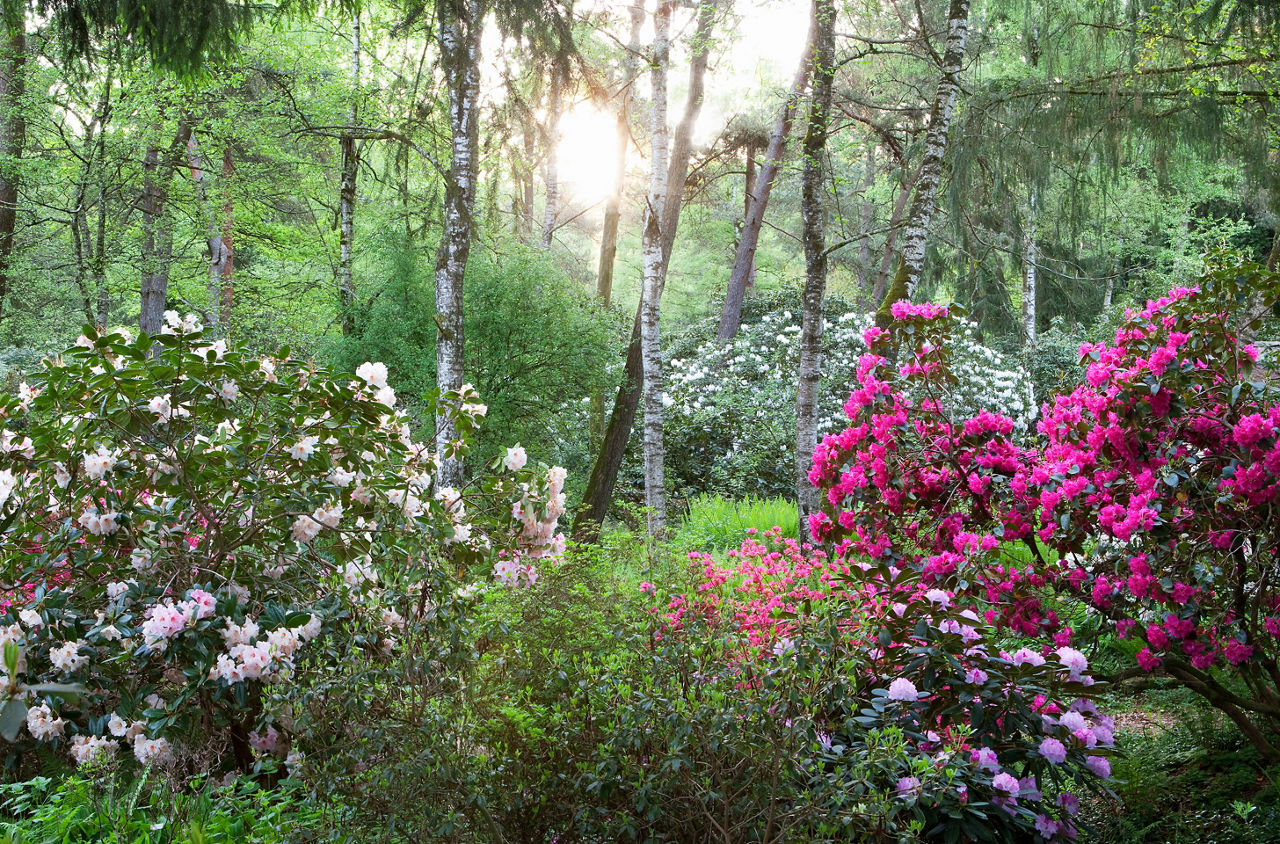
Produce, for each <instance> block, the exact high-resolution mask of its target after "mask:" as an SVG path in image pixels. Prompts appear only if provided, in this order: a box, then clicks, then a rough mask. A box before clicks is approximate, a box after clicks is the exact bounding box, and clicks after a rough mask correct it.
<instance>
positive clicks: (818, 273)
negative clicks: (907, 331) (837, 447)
mask: <svg viewBox="0 0 1280 844" xmlns="http://www.w3.org/2000/svg"><path fill="white" fill-rule="evenodd" d="M812 15H813V33H814V37H813V50H812V53H811V61H812V65H813V93H812V95H811V96H810V98H809V125H808V127H807V129H806V130H805V135H804V175H803V184H802V187H801V199H800V216H801V219H802V220H803V225H804V234H803V239H804V263H805V281H804V304H803V308H802V314H801V321H800V371H799V379H798V383H797V387H796V497H797V501H798V504H799V511H800V530H801V532H802V533H801V536H804V535H806V534H807V533H808V530H809V514H810V513H814V512H817V510H818V509H819V507H820V506H821V501H820V498H819V494H818V488H817V487H816V486H814V485H813V484H811V483H809V467H810V465H812V463H813V450H814V447H815V446H816V445H817V444H818V387H819V385H820V384H821V382H822V323H823V319H824V314H823V307H822V300H823V297H824V296H825V295H826V290H827V246H826V216H827V209H826V202H825V200H826V180H825V178H824V167H823V161H824V159H825V157H826V148H827V134H828V126H829V121H830V114H831V99H832V87H833V83H834V80H835V0H813V7H812Z"/></svg>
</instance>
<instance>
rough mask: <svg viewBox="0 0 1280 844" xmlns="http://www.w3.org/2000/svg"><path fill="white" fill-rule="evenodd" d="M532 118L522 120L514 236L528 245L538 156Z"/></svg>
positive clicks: (526, 117) (531, 225)
mask: <svg viewBox="0 0 1280 844" xmlns="http://www.w3.org/2000/svg"><path fill="white" fill-rule="evenodd" d="M534 128H535V127H534V125H533V117H532V116H531V115H529V114H526V115H525V118H524V132H523V134H524V165H523V172H522V173H521V177H520V192H521V203H520V205H521V207H520V216H519V217H517V218H516V236H517V237H518V238H520V241H521V242H522V243H528V242H529V239H530V238H531V237H532V236H533V169H534V165H533V159H534V156H536V155H537V154H538V139H537V137H536V132H535V131H534Z"/></svg>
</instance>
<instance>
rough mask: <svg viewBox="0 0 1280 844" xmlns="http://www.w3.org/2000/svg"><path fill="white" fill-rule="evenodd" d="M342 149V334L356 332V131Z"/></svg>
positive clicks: (355, 34)
mask: <svg viewBox="0 0 1280 844" xmlns="http://www.w3.org/2000/svg"><path fill="white" fill-rule="evenodd" d="M359 92H360V15H359V14H357V15H356V16H355V17H354V18H353V19H352V21H351V108H350V110H349V111H348V112H347V116H348V118H349V122H350V124H351V125H352V126H353V127H354V126H355V125H356V120H358V119H359V116H360V115H359V108H358V99H359V95H360V93H359ZM338 144H339V147H340V148H341V151H342V182H341V184H340V185H339V187H338V322H339V324H340V325H341V326H342V336H344V337H350V336H351V335H352V334H354V333H355V329H356V326H355V303H356V284H355V275H354V273H353V264H354V262H355V253H354V252H353V249H354V246H355V231H356V179H357V177H358V176H359V174H360V152H359V150H358V149H357V147H356V138H355V134H354V133H353V132H343V133H342V137H341V138H340V139H339V141H338Z"/></svg>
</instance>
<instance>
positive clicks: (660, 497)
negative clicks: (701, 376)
mask: <svg viewBox="0 0 1280 844" xmlns="http://www.w3.org/2000/svg"><path fill="white" fill-rule="evenodd" d="M671 7H672V4H671V3H670V2H668V0H657V7H656V8H655V9H654V13H653V57H652V59H651V61H650V74H649V77H650V80H651V84H650V87H651V92H652V93H651V97H652V102H651V103H650V106H649V135H650V146H649V149H650V153H649V161H650V169H649V195H648V198H647V199H646V201H645V212H644V231H643V235H642V245H641V260H642V261H643V264H644V289H643V291H642V293H641V299H640V347H641V360H642V361H643V363H644V369H643V373H644V387H643V390H644V501H645V506H646V507H648V521H649V535H650V536H659V537H660V536H662V534H663V533H664V532H665V531H666V526H667V492H666V478H665V473H664V471H663V461H664V458H665V454H664V452H663V445H662V346H661V331H660V319H661V315H662V310H661V309H662V283H663V281H664V279H663V272H662V217H663V210H664V209H663V206H664V205H665V204H666V201H667V163H668V158H669V155H670V151H669V150H668V148H667V71H668V69H669V67H670V64H671ZM676 189H677V190H679V186H677V188H676Z"/></svg>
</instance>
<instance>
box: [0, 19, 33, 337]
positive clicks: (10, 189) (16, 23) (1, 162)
mask: <svg viewBox="0 0 1280 844" xmlns="http://www.w3.org/2000/svg"><path fill="white" fill-rule="evenodd" d="M26 27H27V22H26V14H25V8H24V7H23V6H18V7H17V8H16V9H8V10H7V12H6V14H5V15H4V37H3V42H2V44H3V46H2V47H0V49H3V54H0V322H3V321H4V307H5V298H6V297H7V296H8V294H9V287H10V275H11V272H10V265H11V263H12V260H13V238H14V232H15V231H16V230H17V227H18V183H19V175H20V174H19V161H20V160H21V159H22V153H23V149H24V147H25V146H26V140H27V121H26V117H25V115H24V114H23V103H22V98H23V94H24V93H25V92H26V64H27V28H26Z"/></svg>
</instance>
